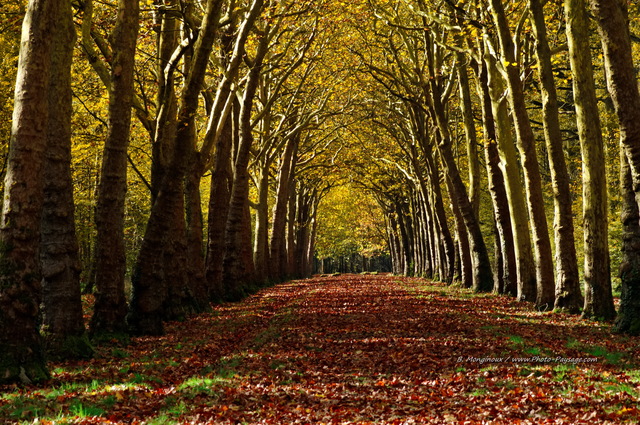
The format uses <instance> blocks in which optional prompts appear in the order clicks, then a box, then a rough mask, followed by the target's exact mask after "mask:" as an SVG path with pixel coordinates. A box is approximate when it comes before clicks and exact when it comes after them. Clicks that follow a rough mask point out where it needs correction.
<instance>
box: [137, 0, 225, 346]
mask: <svg viewBox="0 0 640 425" xmlns="http://www.w3.org/2000/svg"><path fill="white" fill-rule="evenodd" d="M221 7H222V1H221V0H209V1H208V2H207V6H206V11H205V15H204V18H203V21H202V28H201V29H200V32H199V37H198V39H197V40H196V42H195V46H194V54H193V59H192V60H191V61H190V67H189V72H188V74H187V76H186V82H185V87H184V90H183V92H182V97H181V98H180V105H179V108H178V119H177V127H176V128H177V129H176V137H175V139H174V140H173V147H172V152H173V154H172V158H171V161H170V163H169V165H168V167H167V168H166V169H165V170H164V176H163V178H162V182H161V183H160V190H159V192H158V196H157V198H156V201H155V202H154V203H153V205H152V207H151V214H150V216H149V221H148V223H147V228H146V230H145V236H144V239H143V242H142V247H141V248H140V252H139V254H138V258H137V260H136V264H135V266H134V271H133V274H132V278H131V283H132V286H133V295H132V299H131V305H130V309H129V315H128V317H127V319H128V322H129V326H130V328H131V331H132V332H133V333H135V334H147V335H157V334H162V333H163V332H164V327H163V323H162V320H163V317H164V314H165V312H164V307H165V302H166V297H167V295H168V285H169V284H173V283H174V282H168V281H167V280H165V279H166V277H168V276H170V274H169V273H181V272H185V273H186V269H183V270H174V269H171V268H170V267H169V268H168V270H166V271H165V270H163V268H164V267H165V264H164V260H165V258H166V256H167V253H170V252H171V249H172V248H173V249H175V248H176V246H175V244H179V243H180V241H179V240H173V237H174V236H175V237H178V238H181V237H185V238H186V234H184V232H182V233H180V229H177V230H176V232H178V233H172V229H173V228H174V227H175V223H174V222H173V220H174V219H175V220H177V223H179V224H180V225H182V226H184V224H183V223H184V220H185V218H184V214H185V212H184V180H185V176H186V172H187V166H188V160H189V158H190V154H191V153H192V151H193V144H194V141H193V137H194V130H193V129H194V128H195V120H194V118H195V115H196V113H197V110H198V104H199V103H198V100H199V96H200V93H201V91H202V85H203V81H204V77H205V73H206V70H207V67H208V63H209V57H210V55H211V51H212V50H213V42H214V41H215V38H216V34H217V27H218V22H219V16H220V11H221ZM181 205H182V210H180V214H179V217H178V213H177V211H178V210H179V208H181V207H180V206H181ZM184 229H185V228H184V227H182V230H184ZM177 248H179V245H178V246H177ZM174 252H175V251H174ZM178 254H184V252H182V253H177V255H178ZM185 255H186V254H185ZM176 260H177V259H176ZM169 269H171V270H169ZM174 290H175V288H174ZM178 290H179V291H181V289H180V288H178Z"/></svg>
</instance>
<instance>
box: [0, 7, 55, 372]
mask: <svg viewBox="0 0 640 425" xmlns="http://www.w3.org/2000/svg"><path fill="white" fill-rule="evenodd" d="M63 3H64V2H62V1H51V0H45V1H42V0H31V1H30V2H29V4H28V6H27V12H26V15H25V19H24V22H23V25H22V39H21V42H20V57H19V60H18V75H17V79H16V87H15V97H14V109H13V121H12V123H13V124H12V130H11V140H10V142H9V143H10V145H9V146H10V147H9V157H8V160H7V172H6V176H5V186H4V187H5V191H4V205H3V211H2V222H1V223H0V383H3V384H5V383H12V382H23V383H31V382H37V381H42V380H45V379H47V378H49V372H48V371H47V367H46V363H45V359H44V355H43V350H42V346H41V342H40V335H39V333H38V331H37V319H38V310H39V305H40V299H41V295H42V288H41V285H40V264H39V248H40V223H41V211H42V204H43V184H44V179H43V178H42V170H43V163H44V159H45V156H44V150H45V148H46V144H47V124H46V123H47V119H48V96H47V91H48V87H49V81H50V78H49V76H50V63H51V57H50V52H51V37H50V33H51V31H52V30H53V29H52V28H53V25H54V24H55V22H54V18H55V16H57V14H58V13H57V10H58V8H60V7H62V4H63Z"/></svg>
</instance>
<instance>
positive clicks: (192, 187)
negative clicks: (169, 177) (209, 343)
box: [185, 152, 211, 312]
mask: <svg viewBox="0 0 640 425" xmlns="http://www.w3.org/2000/svg"><path fill="white" fill-rule="evenodd" d="M194 153H195V152H194ZM198 163H199V161H197V160H195V161H193V162H192V167H191V168H196V167H197V166H198ZM199 175H202V173H187V177H186V179H187V181H186V182H185V202H186V221H187V234H186V238H187V252H188V254H187V260H188V264H187V267H188V272H189V274H188V286H189V288H190V289H191V291H192V293H193V295H194V297H195V299H194V300H193V301H194V304H193V308H194V309H195V311H197V312H203V311H208V310H210V308H211V307H210V305H209V301H208V300H209V293H208V290H207V284H206V280H205V263H204V261H205V257H204V255H205V254H204V243H203V239H202V237H203V232H204V230H203V222H202V198H201V196H200V180H201V178H200V177H198V176H199Z"/></svg>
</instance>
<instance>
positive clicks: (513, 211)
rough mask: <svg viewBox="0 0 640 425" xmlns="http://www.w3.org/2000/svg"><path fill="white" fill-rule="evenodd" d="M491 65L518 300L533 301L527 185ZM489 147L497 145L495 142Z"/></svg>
mask: <svg viewBox="0 0 640 425" xmlns="http://www.w3.org/2000/svg"><path fill="white" fill-rule="evenodd" d="M485 59H486V66H487V86H488V87H489V95H490V97H491V111H492V114H493V120H494V123H495V136H496V141H497V148H498V152H499V155H500V164H499V166H500V169H501V170H502V174H503V176H504V183H505V188H506V191H507V198H508V200H509V214H510V217H511V226H512V231H513V241H514V249H515V255H516V271H517V282H518V288H517V293H518V300H520V301H525V300H526V301H531V302H533V300H535V297H536V267H535V262H534V259H533V248H532V246H531V236H530V230H529V217H528V214H527V206H526V201H525V199H524V187H523V185H522V181H521V179H520V166H519V164H520V163H519V161H518V157H517V153H516V149H515V144H514V142H513V135H512V133H511V123H512V121H511V118H510V117H509V111H508V109H507V99H506V98H505V97H504V96H503V93H504V91H505V89H506V88H505V84H504V80H503V79H502V77H501V76H500V73H499V71H498V69H497V67H496V63H495V58H493V57H492V56H489V55H487V56H485ZM487 148H491V149H492V148H493V147H492V146H491V141H489V145H488V146H487Z"/></svg>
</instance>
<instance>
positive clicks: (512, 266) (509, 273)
mask: <svg viewBox="0 0 640 425" xmlns="http://www.w3.org/2000/svg"><path fill="white" fill-rule="evenodd" d="M477 77H478V78H477V81H478V95H479V96H480V99H481V106H482V125H483V131H484V138H485V142H484V145H485V149H484V155H485V162H486V167H487V180H488V184H489V193H490V194H491V202H492V204H493V214H494V218H495V228H496V233H497V235H496V237H497V243H496V246H497V248H498V249H497V251H498V252H497V253H496V273H495V275H494V276H495V279H494V282H495V283H494V290H497V292H499V293H505V294H509V295H512V296H517V295H518V268H517V262H516V252H515V246H514V238H513V226H512V224H511V213H510V208H509V200H508V197H507V187H506V185H505V178H504V175H503V173H502V170H501V169H500V151H499V150H498V144H497V142H496V140H497V136H496V127H495V123H494V116H493V109H492V103H491V95H490V93H489V85H488V70H487V65H486V63H484V61H483V62H482V63H481V64H479V65H478V67H477ZM522 209H523V210H524V205H523V208H522ZM529 252H530V251H529Z"/></svg>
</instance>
